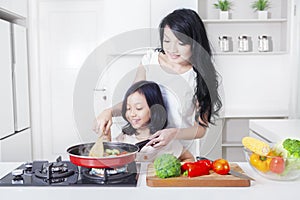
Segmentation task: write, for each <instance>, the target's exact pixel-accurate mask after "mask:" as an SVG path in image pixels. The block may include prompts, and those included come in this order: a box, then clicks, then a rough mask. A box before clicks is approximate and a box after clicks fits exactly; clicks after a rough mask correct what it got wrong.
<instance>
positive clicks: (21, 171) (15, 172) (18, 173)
mask: <svg viewBox="0 0 300 200" xmlns="http://www.w3.org/2000/svg"><path fill="white" fill-rule="evenodd" d="M23 174H24V169H15V170H13V171H12V172H11V175H13V176H14V177H20V176H22V175H23Z"/></svg>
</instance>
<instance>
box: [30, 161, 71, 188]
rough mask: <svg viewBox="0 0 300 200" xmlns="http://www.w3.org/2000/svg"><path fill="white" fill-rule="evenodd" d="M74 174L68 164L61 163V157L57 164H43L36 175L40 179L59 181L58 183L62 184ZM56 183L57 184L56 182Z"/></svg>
mask: <svg viewBox="0 0 300 200" xmlns="http://www.w3.org/2000/svg"><path fill="white" fill-rule="evenodd" d="M73 174H74V171H73V170H69V169H68V166H67V164H66V163H63V162H62V161H61V157H58V158H57V160H56V162H51V163H47V162H46V163H43V165H42V168H41V169H36V170H35V175H36V176H37V177H39V178H44V179H46V180H50V179H59V180H56V181H59V182H62V181H63V179H61V178H66V177H69V176H71V175H73ZM56 181H55V182H56Z"/></svg>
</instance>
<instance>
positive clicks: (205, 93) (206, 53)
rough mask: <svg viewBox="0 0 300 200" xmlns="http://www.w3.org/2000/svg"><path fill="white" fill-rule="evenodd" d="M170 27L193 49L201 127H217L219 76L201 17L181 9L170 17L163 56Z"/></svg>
mask: <svg viewBox="0 0 300 200" xmlns="http://www.w3.org/2000/svg"><path fill="white" fill-rule="evenodd" d="M166 26H169V27H170V29H171V30H172V32H173V33H174V35H175V36H176V37H177V38H178V39H179V40H180V41H181V42H182V43H184V44H189V45H191V50H192V56H191V58H190V60H189V62H191V64H192V65H193V69H194V71H195V72H196V81H197V85H196V88H195V93H194V103H195V105H196V104H197V102H198V107H199V109H198V110H197V111H196V115H195V120H196V121H197V122H198V123H199V124H200V125H201V126H208V123H213V121H212V118H214V117H215V116H218V112H219V110H220V109H221V107H222V102H221V100H220V96H219V94H218V87H219V83H218V80H217V78H218V74H217V71H216V70H215V67H214V65H213V62H212V52H211V48H210V44H209V40H208V38H207V34H206V30H205V27H204V24H203V22H202V20H201V19H200V17H199V15H198V14H197V13H196V12H195V11H193V10H191V9H178V10H175V11H173V12H172V13H170V14H169V15H167V16H166V17H165V18H164V19H163V20H162V21H161V23H160V25H159V28H160V30H159V31H160V42H161V52H162V53H164V50H163V49H164V47H163V40H164V28H165V27H166ZM198 117H200V118H201V120H202V121H203V122H204V123H201V122H200V121H199V119H198Z"/></svg>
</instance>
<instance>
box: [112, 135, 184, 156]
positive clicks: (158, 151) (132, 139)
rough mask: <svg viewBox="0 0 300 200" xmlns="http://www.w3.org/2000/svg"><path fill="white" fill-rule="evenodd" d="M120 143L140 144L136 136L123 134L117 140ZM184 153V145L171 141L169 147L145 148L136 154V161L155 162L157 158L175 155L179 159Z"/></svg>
mask: <svg viewBox="0 0 300 200" xmlns="http://www.w3.org/2000/svg"><path fill="white" fill-rule="evenodd" d="M116 140H117V141H119V142H125V143H129V144H135V143H137V142H140V140H138V139H137V138H136V135H127V134H123V133H121V135H120V136H119V137H117V139H116ZM182 152H183V145H182V144H181V143H180V142H179V141H178V140H173V141H171V142H170V143H169V144H168V145H166V146H164V147H161V148H154V147H152V146H144V147H143V148H142V149H141V150H140V152H138V153H137V154H136V161H138V162H153V161H154V160H155V158H156V157H158V156H160V155H162V154H173V155H174V156H175V157H177V158H179V157H180V155H181V154H182Z"/></svg>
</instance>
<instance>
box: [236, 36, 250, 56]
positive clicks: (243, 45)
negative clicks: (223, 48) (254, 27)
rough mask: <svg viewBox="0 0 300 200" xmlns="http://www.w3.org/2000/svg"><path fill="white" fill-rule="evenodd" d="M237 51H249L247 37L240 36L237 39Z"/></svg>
mask: <svg viewBox="0 0 300 200" xmlns="http://www.w3.org/2000/svg"><path fill="white" fill-rule="evenodd" d="M238 39H239V40H238V50H239V51H240V52H247V51H249V40H248V36H247V35H240V36H239V37H238Z"/></svg>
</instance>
